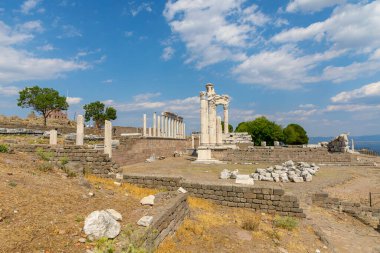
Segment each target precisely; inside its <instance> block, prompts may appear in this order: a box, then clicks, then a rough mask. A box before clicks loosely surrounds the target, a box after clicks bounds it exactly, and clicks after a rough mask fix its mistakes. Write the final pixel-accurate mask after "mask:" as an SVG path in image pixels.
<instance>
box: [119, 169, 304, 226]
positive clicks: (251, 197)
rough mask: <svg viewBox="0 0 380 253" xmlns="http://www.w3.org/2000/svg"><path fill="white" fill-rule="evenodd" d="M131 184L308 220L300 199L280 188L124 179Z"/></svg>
mask: <svg viewBox="0 0 380 253" xmlns="http://www.w3.org/2000/svg"><path fill="white" fill-rule="evenodd" d="M124 180H125V181H126V182H128V183H132V184H136V185H138V186H141V187H148V188H165V189H168V190H176V189H178V188H179V187H183V188H184V189H185V190H187V191H188V192H189V194H190V195H193V196H195V197H198V198H204V199H208V200H211V201H213V202H214V203H216V204H219V205H223V206H230V207H244V208H250V209H253V210H255V211H260V212H267V213H277V214H279V215H284V216H295V217H302V218H304V217H305V214H304V213H303V210H302V208H300V206H299V201H298V199H297V197H295V196H293V195H287V194H285V192H284V190H283V189H280V188H262V187H248V186H240V185H222V184H203V183H195V182H189V181H185V180H184V179H183V178H181V177H158V176H143V175H126V174H125V175H124Z"/></svg>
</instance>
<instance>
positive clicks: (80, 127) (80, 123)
mask: <svg viewBox="0 0 380 253" xmlns="http://www.w3.org/2000/svg"><path fill="white" fill-rule="evenodd" d="M83 139H84V118H83V115H78V116H77V136H76V141H75V144H76V145H77V146H82V145H83Z"/></svg>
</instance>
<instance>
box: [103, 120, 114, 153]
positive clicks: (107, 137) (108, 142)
mask: <svg viewBox="0 0 380 253" xmlns="http://www.w3.org/2000/svg"><path fill="white" fill-rule="evenodd" d="M104 154H107V155H108V157H109V158H111V157H112V123H111V121H109V120H106V121H105V122H104Z"/></svg>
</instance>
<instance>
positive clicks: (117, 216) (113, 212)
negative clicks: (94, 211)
mask: <svg viewBox="0 0 380 253" xmlns="http://www.w3.org/2000/svg"><path fill="white" fill-rule="evenodd" d="M106 212H107V213H109V214H110V215H111V216H112V217H113V218H114V219H115V220H117V221H121V220H122V219H123V216H121V214H120V213H119V212H118V211H116V210H114V209H107V210H106Z"/></svg>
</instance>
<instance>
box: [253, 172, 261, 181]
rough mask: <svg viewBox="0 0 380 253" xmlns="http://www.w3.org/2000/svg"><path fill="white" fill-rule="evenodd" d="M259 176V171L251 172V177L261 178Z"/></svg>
mask: <svg viewBox="0 0 380 253" xmlns="http://www.w3.org/2000/svg"><path fill="white" fill-rule="evenodd" d="M259 176H260V174H259V173H252V174H251V177H252V178H253V180H259Z"/></svg>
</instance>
